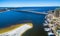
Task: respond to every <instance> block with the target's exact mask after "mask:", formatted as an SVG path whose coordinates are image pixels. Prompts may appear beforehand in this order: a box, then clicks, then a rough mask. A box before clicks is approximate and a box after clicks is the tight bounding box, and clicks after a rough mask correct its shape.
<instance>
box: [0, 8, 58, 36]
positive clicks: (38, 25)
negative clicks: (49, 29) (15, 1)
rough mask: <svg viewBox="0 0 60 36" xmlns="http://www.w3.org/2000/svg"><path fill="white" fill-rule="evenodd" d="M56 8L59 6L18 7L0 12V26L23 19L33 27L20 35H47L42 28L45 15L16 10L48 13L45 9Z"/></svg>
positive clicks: (19, 21)
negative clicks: (28, 21)
mask: <svg viewBox="0 0 60 36" xmlns="http://www.w3.org/2000/svg"><path fill="white" fill-rule="evenodd" d="M0 8H4V7H0ZM5 8H9V7H5ZM56 8H59V7H18V8H16V9H15V10H10V11H6V12H2V13H0V28H5V27H8V26H11V25H15V24H18V23H23V21H24V20H30V21H31V22H32V24H33V29H30V30H28V31H26V32H25V33H24V34H23V35H22V36H47V33H46V32H45V31H44V29H43V23H44V20H45V16H46V15H43V14H34V13H27V12H18V10H29V11H36V12H46V13H48V12H47V11H49V10H55V9H56Z"/></svg>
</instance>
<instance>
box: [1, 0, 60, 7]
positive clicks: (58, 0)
mask: <svg viewBox="0 0 60 36" xmlns="http://www.w3.org/2000/svg"><path fill="white" fill-rule="evenodd" d="M40 6H60V0H0V7H40Z"/></svg>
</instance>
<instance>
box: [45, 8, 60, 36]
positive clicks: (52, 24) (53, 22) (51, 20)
mask: <svg viewBox="0 0 60 36" xmlns="http://www.w3.org/2000/svg"><path fill="white" fill-rule="evenodd" d="M46 21H47V22H48V23H47V25H46V26H48V27H49V28H50V30H49V31H48V32H52V33H54V35H55V36H60V8H57V9H55V10H54V11H53V10H52V11H49V13H48V15H46Z"/></svg>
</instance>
